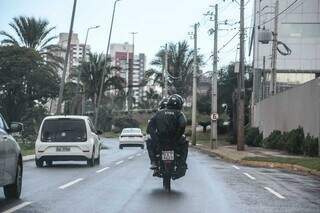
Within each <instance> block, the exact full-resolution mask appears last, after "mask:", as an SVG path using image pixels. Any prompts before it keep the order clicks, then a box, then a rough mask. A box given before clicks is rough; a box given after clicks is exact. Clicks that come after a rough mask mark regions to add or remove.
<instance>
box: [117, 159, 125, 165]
mask: <svg viewBox="0 0 320 213" xmlns="http://www.w3.org/2000/svg"><path fill="white" fill-rule="evenodd" d="M123 162H124V161H123V160H121V161H118V162H117V163H116V165H120V164H122V163H123Z"/></svg>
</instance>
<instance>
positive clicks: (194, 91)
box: [191, 23, 198, 145]
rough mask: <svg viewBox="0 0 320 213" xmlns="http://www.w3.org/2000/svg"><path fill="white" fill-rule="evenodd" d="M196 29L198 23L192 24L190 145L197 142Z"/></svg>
mask: <svg viewBox="0 0 320 213" xmlns="http://www.w3.org/2000/svg"><path fill="white" fill-rule="evenodd" d="M197 31H198V23H196V24H194V34H193V39H194V50H193V51H194V53H193V85H192V136H191V138H192V145H196V142H197V136H196V134H197V72H198V60H197V58H198V56H197V51H198V47H197V39H198V37H197Z"/></svg>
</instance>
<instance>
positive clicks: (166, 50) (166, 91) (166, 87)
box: [163, 44, 168, 97]
mask: <svg viewBox="0 0 320 213" xmlns="http://www.w3.org/2000/svg"><path fill="white" fill-rule="evenodd" d="M167 73H168V44H166V46H165V50H164V71H163V78H164V79H163V80H164V93H163V97H167V96H168V79H167Z"/></svg>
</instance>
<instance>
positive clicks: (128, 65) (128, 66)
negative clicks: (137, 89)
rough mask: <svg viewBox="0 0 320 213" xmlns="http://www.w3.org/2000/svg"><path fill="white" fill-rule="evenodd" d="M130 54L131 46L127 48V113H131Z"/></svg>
mask: <svg viewBox="0 0 320 213" xmlns="http://www.w3.org/2000/svg"><path fill="white" fill-rule="evenodd" d="M129 57H130V53H129V46H128V48H127V66H126V112H128V111H129V100H128V99H129V98H128V96H129V70H130V60H129Z"/></svg>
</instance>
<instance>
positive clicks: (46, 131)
mask: <svg viewBox="0 0 320 213" xmlns="http://www.w3.org/2000/svg"><path fill="white" fill-rule="evenodd" d="M101 133H102V132H101V131H97V130H96V129H95V127H94V125H93V123H92V121H91V120H90V118H89V117H87V116H71V115H70V116H69V115H67V116H48V117H46V118H44V120H43V121H42V124H41V126H40V130H39V133H38V137H37V141H36V144H35V155H36V156H35V157H36V158H35V161H36V166H37V167H43V163H44V162H46V165H47V166H51V165H52V162H53V161H87V164H88V166H91V167H92V166H94V165H95V163H97V164H100V149H101V142H100V138H99V135H100V134H101Z"/></svg>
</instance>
